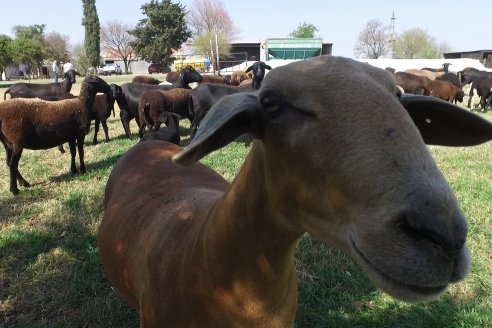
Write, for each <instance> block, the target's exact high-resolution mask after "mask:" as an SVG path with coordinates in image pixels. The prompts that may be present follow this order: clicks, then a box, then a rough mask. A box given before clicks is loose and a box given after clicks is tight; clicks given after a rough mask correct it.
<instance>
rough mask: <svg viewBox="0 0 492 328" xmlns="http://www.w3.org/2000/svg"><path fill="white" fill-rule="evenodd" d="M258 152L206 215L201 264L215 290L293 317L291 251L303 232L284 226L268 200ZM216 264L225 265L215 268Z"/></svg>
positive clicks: (294, 279)
mask: <svg viewBox="0 0 492 328" xmlns="http://www.w3.org/2000/svg"><path fill="white" fill-rule="evenodd" d="M259 152H261V151H260V150H259V149H257V148H255V147H254V146H253V149H252V151H251V153H250V155H249V156H248V157H247V159H246V161H245V163H244V164H243V166H242V168H241V170H240V172H239V174H238V175H237V177H236V178H235V180H234V183H233V184H232V185H231V187H230V188H229V189H228V190H227V191H226V193H225V194H224V196H223V197H222V198H221V199H220V200H218V201H217V203H216V204H215V205H214V207H213V208H212V210H211V212H210V213H209V214H210V215H209V216H208V217H209V218H213V219H210V220H209V221H208V225H206V227H205V228H204V230H203V232H204V236H206V239H205V241H204V242H205V249H207V250H208V252H207V253H206V254H205V257H204V258H205V261H207V263H206V265H205V266H206V267H207V268H208V270H207V271H208V274H209V277H210V278H211V280H212V282H213V283H214V284H215V285H216V286H219V287H218V288H217V290H219V291H222V292H224V294H227V295H229V296H230V295H231V294H232V295H233V296H237V297H238V298H239V297H241V298H243V299H248V297H249V298H250V299H255V298H256V299H257V300H261V302H262V303H263V304H268V308H274V309H277V310H276V313H277V314H279V313H282V314H281V315H286V316H291V315H292V313H293V314H294V315H295V308H296V304H297V277H296V273H295V267H294V263H293V255H294V252H295V247H296V245H297V240H298V239H299V238H300V236H301V235H302V233H303V232H302V231H300V230H296V229H293V228H292V227H289V226H286V225H285V224H284V223H283V222H284V219H283V218H282V217H281V215H280V214H278V213H279V211H277V210H276V209H275V208H273V206H272V205H271V202H269V199H268V198H269V195H268V193H267V191H266V185H265V172H264V167H265V166H264V163H263V160H262V158H263V157H262V156H261V155H260V154H258V153H259ZM258 155H259V156H258ZM224 259H227V261H228V262H229V263H223V262H224ZM217 262H218V263H223V264H225V265H222V266H220V268H218V267H217V266H216V265H214V263H217ZM223 268H227V270H224V269H223ZM233 296H230V297H233ZM252 302H254V301H252Z"/></svg>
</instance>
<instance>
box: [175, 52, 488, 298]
mask: <svg viewBox="0 0 492 328" xmlns="http://www.w3.org/2000/svg"><path fill="white" fill-rule="evenodd" d="M243 133H248V134H250V135H252V136H254V137H255V138H257V140H256V141H255V143H254V144H253V146H252V150H251V152H250V155H249V156H254V157H253V158H250V162H251V161H259V162H261V165H258V167H261V168H262V170H264V173H263V176H264V177H265V186H266V188H267V190H268V195H269V196H268V197H269V200H268V203H269V204H273V207H274V208H273V209H272V211H273V212H275V213H276V214H277V215H278V217H280V218H282V220H281V222H283V223H284V224H285V226H286V227H289V228H292V227H296V228H297V229H299V231H301V232H303V231H307V232H309V233H310V234H312V235H313V236H315V237H317V238H318V239H320V240H321V241H323V242H325V243H327V244H330V245H334V246H336V247H338V248H340V249H342V250H344V251H345V252H346V253H348V254H350V255H351V256H352V257H353V258H354V259H355V260H356V261H357V262H358V263H359V264H360V265H361V266H362V268H363V269H364V270H365V271H366V272H367V274H368V275H369V276H370V278H371V279H372V281H373V282H374V283H375V284H376V285H377V286H378V287H380V288H381V289H383V290H384V291H386V292H387V293H389V294H390V295H392V296H394V297H396V298H399V299H402V300H406V301H422V300H428V299H432V298H434V297H437V296H438V295H440V294H442V293H443V292H444V291H445V290H446V287H447V286H448V285H449V284H450V283H453V282H456V281H459V280H461V279H463V278H464V277H465V276H466V275H467V273H468V272H469V268H470V256H469V251H468V248H467V246H466V242H465V240H466V234H467V224H466V220H465V218H464V215H463V213H462V211H461V209H460V208H459V205H458V203H457V200H456V197H455V196H454V194H453V192H452V190H451V189H450V187H449V185H448V183H447V182H446V180H445V178H444V177H443V176H442V174H441V172H440V171H439V169H438V168H437V166H436V164H435V162H434V160H433V159H432V157H431V154H430V152H429V150H428V149H427V147H426V145H425V143H428V144H439V145H448V146H465V145H474V144H478V143H481V142H485V141H487V140H491V139H492V124H490V123H489V122H488V121H486V120H483V119H481V118H480V117H478V116H476V115H474V114H472V113H470V112H468V111H464V110H461V109H459V108H458V107H456V106H454V105H452V104H450V103H447V102H444V101H439V100H436V99H433V98H431V97H424V96H413V97H409V96H405V95H404V96H402V95H401V93H400V92H399V91H398V89H397V87H396V85H395V82H394V80H393V79H392V77H391V76H390V74H387V72H385V71H384V70H381V69H378V68H374V67H372V66H370V65H368V64H364V63H359V62H357V61H354V60H350V59H346V58H342V57H333V56H321V57H317V58H314V59H310V60H306V61H299V62H295V63H292V64H289V65H286V66H283V67H279V68H276V69H275V70H272V72H271V73H270V74H268V75H267V76H266V77H265V79H264V81H263V84H262V86H261V88H260V89H259V90H258V91H256V92H254V93H241V94H236V95H231V96H228V97H225V98H223V99H222V100H221V101H219V102H218V103H217V104H216V105H214V106H213V107H212V109H211V110H210V111H209V113H208V114H207V116H206V117H205V119H204V120H203V122H202V125H201V126H200V128H199V129H198V132H197V135H196V136H195V138H194V139H193V141H192V142H191V143H190V145H189V146H188V147H187V148H186V149H184V150H183V151H182V152H180V153H178V154H176V155H175V156H174V158H173V160H174V161H175V162H176V163H178V164H181V165H190V164H192V163H194V162H195V161H197V160H199V159H200V158H202V157H203V156H205V155H206V154H208V153H209V152H211V151H213V150H215V149H218V148H220V147H222V146H224V145H226V144H227V143H229V142H231V141H232V140H234V139H235V138H237V137H238V136H239V135H241V134H243ZM266 203H267V201H266Z"/></svg>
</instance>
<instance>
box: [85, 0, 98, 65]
mask: <svg viewBox="0 0 492 328" xmlns="http://www.w3.org/2000/svg"><path fill="white" fill-rule="evenodd" d="M82 4H83V6H84V17H83V18H82V26H84V27H85V40H84V46H85V52H86V54H87V58H88V59H89V62H90V64H91V66H92V67H97V66H98V65H99V63H100V55H99V54H100V52H101V49H100V42H99V38H100V37H99V29H100V26H99V17H98V16H97V9H96V0H82Z"/></svg>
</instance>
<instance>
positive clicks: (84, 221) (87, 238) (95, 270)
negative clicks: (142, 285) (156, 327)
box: [0, 191, 138, 327]
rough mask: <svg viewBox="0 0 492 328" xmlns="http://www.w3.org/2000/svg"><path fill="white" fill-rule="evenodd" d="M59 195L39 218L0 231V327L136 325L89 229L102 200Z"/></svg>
mask: <svg viewBox="0 0 492 328" xmlns="http://www.w3.org/2000/svg"><path fill="white" fill-rule="evenodd" d="M61 198H62V199H61V200H60V201H61V204H62V206H61V208H60V209H57V210H56V211H55V212H54V213H53V214H52V215H51V217H49V218H45V219H44V220H43V222H42V223H40V222H38V223H37V225H36V226H35V227H32V229H28V230H27V229H22V228H16V227H13V228H11V229H4V231H3V232H2V235H1V236H0V310H1V311H2V312H3V313H2V318H1V319H0V327H4V326H5V327H55V326H56V327H102V326H112V325H114V326H117V327H138V318H137V314H136V312H135V311H134V310H133V309H130V308H129V307H128V306H127V305H126V304H124V303H123V301H122V300H121V299H120V298H119V297H118V295H116V293H115V292H114V291H113V290H112V289H111V288H110V286H109V283H108V282H107V279H106V277H105V275H104V273H103V270H102V267H101V263H100V259H99V255H98V252H97V242H96V236H95V234H94V232H93V231H94V224H97V221H98V220H99V218H100V217H101V216H102V201H101V200H100V199H98V198H97V197H94V196H93V195H92V196H91V195H86V194H85V193H82V192H78V191H73V192H68V194H65V195H62V196H61ZM26 199H29V197H23V200H22V201H26ZM13 211H15V210H13ZM11 214H15V213H11Z"/></svg>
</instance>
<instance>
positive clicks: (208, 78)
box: [201, 75, 229, 84]
mask: <svg viewBox="0 0 492 328" xmlns="http://www.w3.org/2000/svg"><path fill="white" fill-rule="evenodd" d="M202 77H203V80H202V82H201V83H215V84H229V81H228V79H227V78H226V77H223V76H220V75H202Z"/></svg>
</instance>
